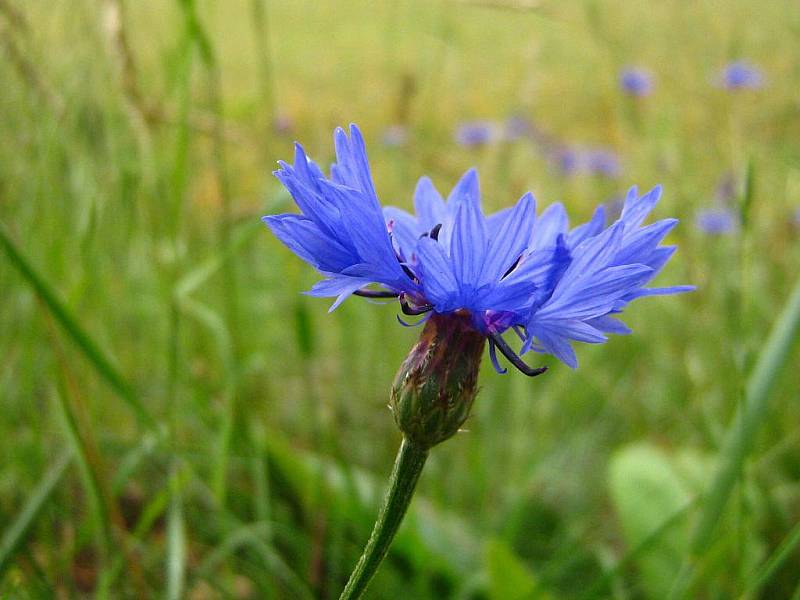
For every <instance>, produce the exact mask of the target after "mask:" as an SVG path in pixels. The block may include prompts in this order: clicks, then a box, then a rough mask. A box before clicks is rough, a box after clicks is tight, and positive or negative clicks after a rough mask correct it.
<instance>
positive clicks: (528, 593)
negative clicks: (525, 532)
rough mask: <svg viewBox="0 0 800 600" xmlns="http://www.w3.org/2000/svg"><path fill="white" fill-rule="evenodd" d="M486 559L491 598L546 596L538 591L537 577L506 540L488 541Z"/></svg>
mask: <svg viewBox="0 0 800 600" xmlns="http://www.w3.org/2000/svg"><path fill="white" fill-rule="evenodd" d="M484 560H485V563H486V570H487V575H488V592H489V598H490V600H529V599H532V598H544V597H545V595H544V594H542V593H538V594H537V593H536V587H537V583H536V577H535V576H534V575H533V573H531V571H530V569H528V567H527V565H526V564H525V563H524V562H522V560H521V559H520V558H519V557H518V556H517V555H516V554H515V553H514V551H513V550H512V549H511V548H510V547H509V546H508V544H506V543H505V542H504V541H502V540H499V539H492V540H489V541H488V542H487V543H486V546H485V549H484Z"/></svg>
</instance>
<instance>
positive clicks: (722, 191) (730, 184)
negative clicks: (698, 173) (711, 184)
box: [714, 171, 739, 205]
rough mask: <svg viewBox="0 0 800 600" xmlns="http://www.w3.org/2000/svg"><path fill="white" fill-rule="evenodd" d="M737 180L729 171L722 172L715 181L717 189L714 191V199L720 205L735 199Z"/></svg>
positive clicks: (737, 186)
mask: <svg viewBox="0 0 800 600" xmlns="http://www.w3.org/2000/svg"><path fill="white" fill-rule="evenodd" d="M738 188H739V182H738V180H737V179H736V175H734V174H733V173H732V172H731V171H728V172H727V173H725V174H723V175H722V177H720V179H719V182H718V183H717V189H716V191H715V192H714V198H715V200H716V201H717V202H718V203H719V204H722V205H727V204H730V203H731V202H733V201H734V200H736V195H737V193H738Z"/></svg>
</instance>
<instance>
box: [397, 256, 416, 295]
mask: <svg viewBox="0 0 800 600" xmlns="http://www.w3.org/2000/svg"><path fill="white" fill-rule="evenodd" d="M398 260H399V259H398ZM400 267H401V268H402V269H403V273H405V274H406V275H408V277H409V279H411V281H413V282H414V283H419V279H417V276H416V275H414V271H412V270H411V269H409V268H408V265H406V264H405V263H404V262H402V261H400ZM395 295H397V294H395Z"/></svg>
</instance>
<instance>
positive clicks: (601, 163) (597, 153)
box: [585, 148, 621, 179]
mask: <svg viewBox="0 0 800 600" xmlns="http://www.w3.org/2000/svg"><path fill="white" fill-rule="evenodd" d="M585 160H586V168H587V169H588V170H589V172H590V173H594V174H595V175H601V176H603V177H607V178H609V179H613V178H615V177H618V176H619V173H620V170H621V169H620V165H619V157H618V156H617V155H616V153H615V152H614V151H613V150H610V149H608V148H592V149H591V150H589V151H588V152H586V158H585Z"/></svg>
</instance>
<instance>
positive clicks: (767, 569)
mask: <svg viewBox="0 0 800 600" xmlns="http://www.w3.org/2000/svg"><path fill="white" fill-rule="evenodd" d="M798 546H800V523H797V525H795V526H794V527H793V528H792V530H791V531H790V532H789V535H787V536H786V539H785V540H784V541H783V542H782V543H781V545H780V546H779V547H778V549H777V550H775V552H774V553H773V554H772V556H770V557H769V559H768V560H767V561H766V562H765V563H764V564H763V565H762V566H761V568H760V569H759V570H758V572H757V573H756V574H755V575H754V576H753V577H752V578H751V580H750V585H749V586H748V588H747V592H746V593H745V594H743V595H744V596H750V595H752V596H755V595H756V593H758V591H759V590H760V589H761V587H762V586H763V585H764V584H765V583H767V582H768V581H769V580H770V578H771V577H772V576H773V575H774V574H775V571H777V570H778V569H780V568H781V566H782V565H783V563H784V562H786V559H788V558H789V557H790V556H791V555H792V552H794V551H795V549H797V547H798Z"/></svg>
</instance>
